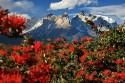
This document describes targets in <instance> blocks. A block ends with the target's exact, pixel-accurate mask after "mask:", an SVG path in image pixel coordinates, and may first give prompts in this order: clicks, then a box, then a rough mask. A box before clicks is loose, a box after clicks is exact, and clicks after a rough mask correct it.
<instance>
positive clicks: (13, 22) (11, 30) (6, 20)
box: [0, 8, 26, 38]
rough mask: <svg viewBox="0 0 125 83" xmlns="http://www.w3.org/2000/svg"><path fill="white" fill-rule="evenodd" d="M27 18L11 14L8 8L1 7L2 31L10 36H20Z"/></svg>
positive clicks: (0, 21)
mask: <svg viewBox="0 0 125 83" xmlns="http://www.w3.org/2000/svg"><path fill="white" fill-rule="evenodd" d="M25 23H26V19H25V18H23V17H21V16H17V15H14V14H13V15H9V12H8V10H3V9H2V8H0V32H1V34H4V35H6V36H8V37H15V38H17V37H20V36H22V31H23V30H24V29H25V28H26V27H25Z"/></svg>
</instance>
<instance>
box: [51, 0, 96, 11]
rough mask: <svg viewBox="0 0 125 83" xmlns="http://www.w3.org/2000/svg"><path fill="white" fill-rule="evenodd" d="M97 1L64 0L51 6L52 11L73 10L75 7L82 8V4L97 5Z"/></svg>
mask: <svg viewBox="0 0 125 83" xmlns="http://www.w3.org/2000/svg"><path fill="white" fill-rule="evenodd" d="M97 3H98V2H97V0H62V1H60V2H55V3H51V4H50V10H58V9H67V8H68V9H73V8H74V7H75V6H80V5H82V4H84V5H89V4H97Z"/></svg>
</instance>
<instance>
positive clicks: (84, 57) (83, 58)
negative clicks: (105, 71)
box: [80, 55, 86, 63]
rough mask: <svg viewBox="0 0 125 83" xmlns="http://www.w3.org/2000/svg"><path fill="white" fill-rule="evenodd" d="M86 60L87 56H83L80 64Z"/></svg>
mask: <svg viewBox="0 0 125 83" xmlns="http://www.w3.org/2000/svg"><path fill="white" fill-rule="evenodd" d="M85 60H86V55H83V56H81V57H80V62H82V63H83V62H84V61H85Z"/></svg>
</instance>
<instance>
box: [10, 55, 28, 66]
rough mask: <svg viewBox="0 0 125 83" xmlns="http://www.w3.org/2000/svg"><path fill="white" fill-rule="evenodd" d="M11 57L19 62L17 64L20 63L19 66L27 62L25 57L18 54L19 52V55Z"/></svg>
mask: <svg viewBox="0 0 125 83" xmlns="http://www.w3.org/2000/svg"><path fill="white" fill-rule="evenodd" d="M10 58H11V59H13V60H14V61H15V62H16V63H17V65H19V66H20V65H23V64H25V63H26V62H25V58H24V57H22V56H20V55H18V54H17V55H11V56H10Z"/></svg>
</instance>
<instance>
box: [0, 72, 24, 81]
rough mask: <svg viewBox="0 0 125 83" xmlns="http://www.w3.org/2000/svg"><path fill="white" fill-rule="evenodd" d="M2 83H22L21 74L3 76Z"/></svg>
mask: <svg viewBox="0 0 125 83" xmlns="http://www.w3.org/2000/svg"><path fill="white" fill-rule="evenodd" d="M0 77H1V79H0V83H22V76H21V75H20V74H18V73H17V74H1V76H0Z"/></svg>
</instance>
